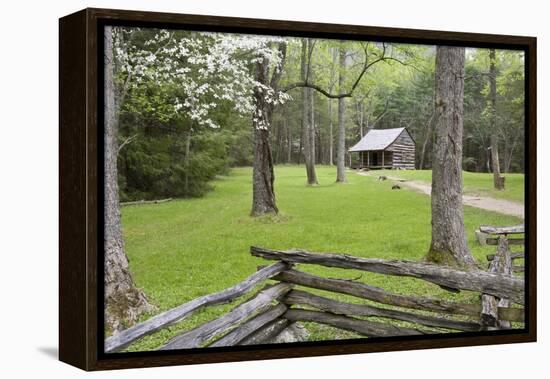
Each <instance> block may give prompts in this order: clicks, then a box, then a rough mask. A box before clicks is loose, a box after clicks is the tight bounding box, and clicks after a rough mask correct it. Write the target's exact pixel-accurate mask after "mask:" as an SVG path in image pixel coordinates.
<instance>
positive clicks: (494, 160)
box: [489, 49, 504, 190]
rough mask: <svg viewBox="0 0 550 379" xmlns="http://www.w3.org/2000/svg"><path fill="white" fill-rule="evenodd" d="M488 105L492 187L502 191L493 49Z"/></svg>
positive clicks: (490, 54) (490, 64)
mask: <svg viewBox="0 0 550 379" xmlns="http://www.w3.org/2000/svg"><path fill="white" fill-rule="evenodd" d="M489 61H490V63H489V81H490V82H489V104H490V116H489V117H490V119H491V121H490V122H491V168H492V170H493V185H494V187H495V189H497V190H503V189H504V178H503V177H501V176H500V161H499V157H498V131H497V108H496V105H497V70H496V64H495V63H496V62H495V61H496V56H495V49H491V50H489Z"/></svg>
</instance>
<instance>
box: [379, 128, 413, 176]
mask: <svg viewBox="0 0 550 379" xmlns="http://www.w3.org/2000/svg"><path fill="white" fill-rule="evenodd" d="M415 149H416V144H415V143H414V141H413V139H412V138H411V136H410V135H409V133H408V132H407V131H405V130H404V131H403V132H402V133H401V134H400V135H399V137H397V139H396V140H395V141H394V142H393V143H392V144H391V145H390V146H388V148H387V149H386V150H387V151H391V152H393V167H394V168H400V169H406V170H414V169H415Z"/></svg>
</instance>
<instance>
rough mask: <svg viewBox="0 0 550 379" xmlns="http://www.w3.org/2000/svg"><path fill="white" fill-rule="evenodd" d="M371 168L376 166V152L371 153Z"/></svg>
mask: <svg viewBox="0 0 550 379" xmlns="http://www.w3.org/2000/svg"><path fill="white" fill-rule="evenodd" d="M371 166H378V152H376V151H373V152H372V162H371Z"/></svg>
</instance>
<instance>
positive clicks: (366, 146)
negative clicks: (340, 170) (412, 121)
mask: <svg viewBox="0 0 550 379" xmlns="http://www.w3.org/2000/svg"><path fill="white" fill-rule="evenodd" d="M403 130H405V128H393V129H371V130H369V131H368V132H367V134H365V135H364V136H363V138H361V140H360V141H359V142H357V143H356V144H355V145H353V146H352V147H351V148H350V149H349V151H370V150H384V149H386V148H387V147H388V146H390V145H391V144H392V143H393V142H394V141H395V140H396V139H397V137H399V136H400V135H401V133H402V132H403Z"/></svg>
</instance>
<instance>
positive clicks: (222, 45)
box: [104, 27, 290, 332]
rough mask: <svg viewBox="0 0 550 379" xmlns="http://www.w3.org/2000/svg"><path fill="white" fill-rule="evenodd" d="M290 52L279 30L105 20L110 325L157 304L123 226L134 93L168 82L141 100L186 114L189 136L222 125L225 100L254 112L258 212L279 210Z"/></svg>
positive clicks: (165, 114) (158, 112)
mask: <svg viewBox="0 0 550 379" xmlns="http://www.w3.org/2000/svg"><path fill="white" fill-rule="evenodd" d="M144 38H145V41H144V40H143V39H144ZM136 42H139V43H136ZM285 52H286V45H285V42H284V41H283V40H282V39H281V38H278V37H260V36H252V35H227V34H219V33H200V32H184V31H168V30H157V31H153V32H152V31H151V30H144V29H139V28H132V29H124V28H113V27H106V28H105V56H104V57H105V110H104V111H105V157H104V158H105V174H106V175H105V188H106V189H105V283H106V284H105V288H106V291H105V315H106V317H105V320H106V325H107V327H108V329H110V330H111V331H113V332H116V331H117V330H120V329H121V328H124V327H126V326H127V325H129V324H131V323H133V322H135V320H137V317H138V316H139V314H140V313H142V312H143V311H147V310H149V309H151V307H150V306H149V304H148V302H147V299H146V298H145V295H144V294H143V293H142V292H141V291H139V289H137V288H136V287H135V285H134V282H133V279H132V277H131V275H130V272H129V270H128V259H127V257H126V255H125V252H124V241H123V238H122V233H121V222H120V210H119V197H118V183H117V177H118V169H117V154H118V151H119V150H120V148H121V147H124V145H126V144H127V143H130V142H131V140H130V139H128V140H126V141H123V142H122V143H120V144H119V141H118V124H119V117H120V112H121V109H122V108H123V107H124V106H125V104H127V98H128V96H138V95H137V94H139V93H140V89H142V88H144V87H149V88H150V87H151V86H153V87H157V88H162V91H159V93H160V94H161V95H160V98H157V99H155V100H153V99H150V98H147V96H143V99H142V100H143V101H142V102H139V101H137V102H134V105H135V104H138V105H140V106H141V107H142V108H144V109H142V110H139V111H143V112H149V113H154V114H155V116H156V119H158V120H160V121H162V122H169V121H171V120H175V119H179V120H187V121H188V123H187V129H188V130H187V133H188V135H189V138H188V139H187V143H188V144H189V141H190V136H191V133H193V131H194V130H195V129H197V128H219V127H220V126H222V125H219V123H218V122H217V121H216V120H215V119H214V118H213V117H212V113H213V112H212V111H213V110H214V109H216V108H217V107H219V106H220V105H222V104H224V103H226V104H230V105H231V106H232V107H233V108H234V110H235V112H236V114H238V115H240V116H246V117H250V118H251V121H252V126H253V128H254V170H253V183H254V191H253V193H254V196H253V207H252V214H253V215H260V214H264V213H269V212H275V213H276V212H277V207H276V205H275V195H274V190H273V182H274V176H273V161H272V158H271V149H270V146H269V139H268V137H269V129H270V125H271V120H272V112H273V108H274V107H275V106H276V105H277V104H281V103H283V102H284V101H286V100H287V99H289V98H290V96H289V95H287V94H286V93H284V92H280V91H278V89H277V88H278V82H279V79H280V77H281V72H282V65H283V64H284V60H285ZM133 100H135V99H133ZM136 111H137V110H136ZM186 156H188V154H186Z"/></svg>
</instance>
